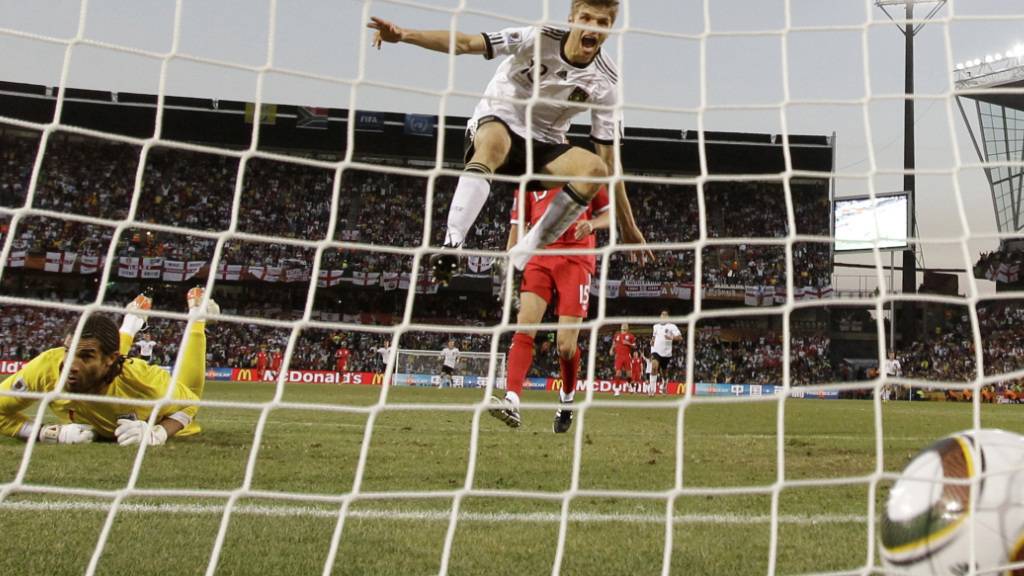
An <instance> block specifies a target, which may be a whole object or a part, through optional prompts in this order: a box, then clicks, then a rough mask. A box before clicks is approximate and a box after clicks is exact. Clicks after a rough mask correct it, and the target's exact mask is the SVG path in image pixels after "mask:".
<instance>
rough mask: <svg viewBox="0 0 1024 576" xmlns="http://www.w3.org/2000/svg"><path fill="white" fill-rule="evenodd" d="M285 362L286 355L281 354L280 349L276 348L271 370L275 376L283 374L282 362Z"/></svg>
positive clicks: (271, 360) (272, 356)
mask: <svg viewBox="0 0 1024 576" xmlns="http://www.w3.org/2000/svg"><path fill="white" fill-rule="evenodd" d="M282 361H284V355H282V354H281V349H280V348H274V354H273V355H271V357H270V369H271V370H273V371H274V373H275V374H278V373H280V372H281V362H282Z"/></svg>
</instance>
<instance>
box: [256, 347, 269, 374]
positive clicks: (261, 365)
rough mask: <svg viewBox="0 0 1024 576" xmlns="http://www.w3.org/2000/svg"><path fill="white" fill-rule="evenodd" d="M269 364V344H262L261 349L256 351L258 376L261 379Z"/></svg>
mask: <svg viewBox="0 0 1024 576" xmlns="http://www.w3.org/2000/svg"><path fill="white" fill-rule="evenodd" d="M268 364H270V358H268V357H267V346H266V344H260V350H259V352H257V353H256V378H257V379H259V380H260V381H262V380H263V375H264V374H265V373H266V372H267V365H268Z"/></svg>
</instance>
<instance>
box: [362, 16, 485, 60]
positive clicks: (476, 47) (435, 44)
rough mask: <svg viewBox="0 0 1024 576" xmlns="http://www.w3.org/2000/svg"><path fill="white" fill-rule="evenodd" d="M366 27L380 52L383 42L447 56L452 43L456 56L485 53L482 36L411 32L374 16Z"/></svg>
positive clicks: (445, 31) (441, 32) (434, 31)
mask: <svg viewBox="0 0 1024 576" xmlns="http://www.w3.org/2000/svg"><path fill="white" fill-rule="evenodd" d="M366 27H367V28H370V29H372V30H376V31H377V33H376V34H374V36H373V46H374V47H375V48H377V49H378V50H380V47H381V45H382V44H383V43H384V42H388V43H390V44H395V43H398V42H405V43H406V44H413V45H415V46H419V47H421V48H426V49H428V50H434V51H435V52H444V53H445V54H448V53H449V52H452V48H453V46H452V43H453V42H454V51H455V53H456V54H486V53H487V43H486V42H485V41H484V37H483V34H464V33H462V32H455V34H454V37H453V35H452V33H451V31H449V30H413V29H411V28H402V27H400V26H398V25H397V24H395V23H394V22H388V21H387V20H382V19H380V18H377V17H376V16H371V17H370V21H369V22H368V23H367V24H366Z"/></svg>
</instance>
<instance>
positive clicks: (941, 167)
mask: <svg viewBox="0 0 1024 576" xmlns="http://www.w3.org/2000/svg"><path fill="white" fill-rule="evenodd" d="M180 4H181V26H180V31H179V33H180V37H179V43H178V47H177V52H178V53H179V54H188V55H192V56H197V57H200V58H209V59H215V60H220V61H223V62H225V63H228V64H229V65H242V66H261V65H263V64H266V63H268V30H269V23H270V21H271V17H270V8H271V3H270V2H269V1H268V0H246V1H241V0H218V1H198V0H182V1H181V2H180ZM275 4H276V11H275V13H276V26H275V29H274V30H275V34H274V38H273V52H272V57H271V58H270V67H271V69H270V71H269V72H267V73H266V77H265V83H264V94H263V100H264V101H271V102H281V103H295V104H305V105H320V106H332V107H339V108H348V107H351V106H356V107H359V108H363V109H378V110H389V111H398V112H418V113H429V114H453V115H465V116H468V115H470V114H471V112H472V108H473V105H474V104H475V101H476V99H477V95H479V94H480V93H481V92H482V91H483V89H484V87H485V85H486V83H487V81H488V79H489V78H490V76H491V74H492V73H493V71H494V69H495V67H496V65H497V64H496V63H495V62H488V61H486V60H484V59H483V58H480V57H475V56H463V57H459V58H456V59H455V62H454V66H453V67H451V73H449V72H450V68H449V58H448V57H446V56H445V55H443V54H438V53H432V52H427V51H424V50H422V49H418V48H416V47H413V46H408V45H398V46H395V45H386V46H385V47H384V50H382V51H380V52H378V51H376V50H372V49H370V48H369V43H370V38H371V34H370V32H369V31H366V30H365V28H364V23H365V21H366V16H367V15H369V14H373V15H377V16H380V17H383V18H387V19H392V20H394V21H396V22H397V23H398V24H399V25H402V26H407V27H416V28H449V27H450V26H452V25H453V24H454V26H455V27H456V28H457V29H458V30H461V31H465V32H481V31H493V30H498V29H501V28H505V27H509V26H520V25H528V24H537V23H542V22H547V23H554V24H560V23H564V22H565V20H566V18H567V17H568V9H569V0H549V1H547V2H544V1H541V0H519V1H517V2H508V1H504V2H500V1H497V0H465V2H462V3H460V2H458V1H456V0H446V1H445V0H420V1H419V2H417V3H415V5H410V4H406V3H403V2H384V1H375V2H362V1H356V0H344V1H327V0H305V1H299V0H280V1H278V2H276V3H275ZM460 4H464V5H465V6H464V9H463V10H461V11H460V10H458V7H459V6H460ZM931 6H932V5H931V4H922V5H920V6H919V7H918V8H917V13H918V15H920V16H923V15H924V14H925V13H926V12H927V11H928V10H929V9H930V7H931ZM175 7H176V4H175V3H174V2H168V1H165V0H92V1H89V2H88V3H87V10H86V13H85V16H86V20H85V26H84V38H87V39H89V40H95V41H99V42H105V43H110V44H114V45H117V46H119V47H123V48H127V49H129V50H145V51H152V52H159V53H166V52H168V51H170V50H171V48H172V45H173V44H172V41H173V37H174V32H175V30H174V15H175ZM81 8H82V4H81V3H80V2H77V1H70V0H35V1H33V2H24V1H19V0H0V29H2V30H0V53H3V54H4V55H5V56H8V57H6V58H3V59H0V79H3V80H9V81H19V82H28V83H34V84H46V85H55V84H57V83H58V82H59V80H60V73H61V69H62V65H63V59H64V53H65V50H66V45H65V44H62V43H50V42H44V41H40V40H38V39H32V38H27V37H24V36H22V35H21V34H37V35H42V36H48V37H54V38H58V39H65V40H66V39H70V38H73V37H75V35H76V34H77V31H78V28H79V16H80V12H81ZM787 12H788V15H787ZM901 13H902V7H895V9H894V14H895V15H897V16H898V15H900V14H901ZM1022 21H1024V14H1022V10H1021V5H1020V2H1019V0H972V1H970V2H968V1H963V0H961V1H959V2H956V1H950V2H949V3H948V4H947V5H946V6H945V7H944V8H943V9H942V10H940V11H939V13H938V14H937V16H936V18H935V19H934V20H933V21H932V22H931V23H929V24H928V25H927V26H926V27H925V28H924V29H923V30H922V31H921V33H920V34H919V35H918V36H917V44H916V48H917V58H916V66H917V73H916V83H917V94H918V95H919V97H920V99H919V100H918V102H917V111H916V123H917V124H916V125H917V138H918V146H917V161H918V167H919V168H920V169H922V170H925V171H928V172H931V173H929V174H923V175H920V176H919V177H918V221H919V227H920V231H921V235H922V237H923V238H925V239H926V242H925V244H924V264H925V265H926V266H928V267H957V268H964V267H969V266H970V265H971V264H972V263H973V260H974V259H976V258H977V254H978V252H979V251H980V250H991V249H992V248H994V247H995V246H996V240H994V239H992V238H987V239H984V238H973V237H974V236H977V235H984V234H993V233H994V232H995V231H996V226H995V218H994V216H993V210H992V201H991V197H990V193H989V189H988V184H987V182H986V180H985V177H984V173H983V172H982V171H981V170H980V168H978V167H977V163H978V159H977V156H976V154H975V152H974V149H973V147H972V146H971V144H970V139H969V137H968V135H967V131H966V130H965V128H964V126H963V121H962V120H961V118H960V113H959V111H958V110H957V108H956V103H955V100H954V99H953V98H952V96H951V91H952V72H951V71H952V69H953V66H954V65H955V64H956V63H957V62H960V61H963V60H969V59H974V58H984V56H985V55H986V54H993V53H997V52H1005V51H1006V50H1009V49H1011V48H1013V47H1014V46H1015V45H1017V44H1019V43H1021V42H1024V33H1022V32H1020V30H1021V25H1022ZM731 33H739V34H731ZM702 46H703V48H704V50H705V54H706V61H705V62H704V64H705V65H704V67H703V82H702V66H701V47H702ZM606 50H607V51H608V52H609V53H610V54H611V55H612V56H613V57H614V58H616V59H617V61H618V62H619V69H620V72H621V77H622V82H623V85H624V93H625V97H626V102H625V108H624V115H625V118H626V122H627V125H630V126H643V127H663V128H677V129H684V130H685V129H694V128H696V127H697V126H698V116H699V115H701V114H702V115H703V120H704V126H705V128H706V129H708V130H727V131H743V132H765V133H780V132H782V131H783V126H782V118H783V116H784V117H785V119H786V123H787V125H786V126H785V129H786V130H788V131H789V132H791V133H797V134H822V135H831V134H833V133H836V135H837V153H838V156H837V166H836V167H837V175H836V178H837V180H836V190H837V194H838V195H839V196H845V195H856V194H866V193H868V191H869V185H870V184H872V183H873V184H874V191H875V192H876V193H884V192H891V191H895V190H899V189H901V188H902V175H901V174H899V173H898V171H899V170H900V169H901V167H902V165H903V157H902V150H903V146H902V134H903V102H902V91H903V36H902V35H901V34H900V32H899V30H898V29H897V27H896V26H895V25H894V24H893V23H891V22H890V21H889V20H888V18H887V17H886V16H885V14H884V13H883V12H882V10H880V9H879V8H876V7H875V6H874V2H873V1H871V0H789V1H783V0H706V1H698V0H633V1H628V0H626V1H624V2H623V9H622V11H621V12H620V16H619V19H618V22H617V25H616V34H615V35H613V36H612V37H611V38H610V39H609V40H608V43H607V44H606ZM784 54H785V57H784ZM11 56H13V57H11ZM161 62H162V61H161V60H160V59H158V58H151V57H147V56H144V55H138V54H132V53H130V52H129V51H125V50H113V49H107V48H100V47H96V46H88V45H76V46H75V47H74V49H73V51H72V60H71V67H70V72H69V76H68V80H67V85H68V86H72V87H82V88H94V89H101V90H116V91H132V92H143V93H154V92H156V91H157V89H158V86H159V77H160V72H161ZM784 63H785V66H784V65H783V64H784ZM865 68H866V69H867V70H868V73H867V74H865ZM281 69H286V70H299V71H303V72H307V73H312V74H316V75H321V76H324V77H329V78H330V81H326V80H324V81H320V80H305V79H297V78H294V77H289V76H286V75H282V74H280V73H276V72H274V70H281ZM256 76H257V74H256V73H255V72H252V71H247V70H241V69H238V68H232V67H225V66H219V65H211V64H198V63H192V62H185V61H182V60H178V59H172V60H170V62H169V64H168V66H167V88H166V89H167V93H168V94H171V95H186V96H203V97H217V98H222V99H232V100H252V99H254V98H255V90H256ZM353 85H354V86H355V90H353V89H352V87H353ZM404 88H409V89H414V90H416V92H410V91H408V90H403V89H404ZM449 88H450V89H451V90H453V91H458V92H464V93H467V95H453V94H449V95H447V96H445V95H444V93H445V92H446V91H447V90H448V89H449ZM787 90H788V95H787ZM702 91H703V92H704V93H705V98H706V100H705V105H706V106H705V107H704V108H701V95H702ZM815 100H818V102H813V101H815ZM721 106H730V107H733V106H735V107H741V108H740V109H729V110H721V109H715V108H716V107H721ZM743 106H751V107H752V108H748V109H745V110H744V109H742V107H743ZM580 121H582V122H585V121H586V118H584V117H583V116H581V117H580ZM972 121H974V119H973V118H972ZM869 145H870V146H869ZM957 154H959V162H960V164H958V158H957ZM626 171H627V172H628V171H629V167H628V166H627V167H626ZM958 186H959V193H960V194H961V201H962V203H963V204H964V205H965V206H967V208H968V210H967V225H968V226H969V232H970V234H971V235H972V239H971V241H970V243H969V248H970V254H971V259H972V261H971V262H964V258H963V257H962V254H961V251H960V249H959V242H960V236H961V235H962V234H965V233H967V232H968V230H965V229H964V227H963V225H962V223H961V218H960V215H959V213H958V210H957V204H958V202H957V196H956V194H957V188H958ZM943 240H944V241H943ZM865 258H866V259H865ZM842 259H843V260H848V261H849V260H854V258H849V257H843V258H842ZM857 260H859V261H866V262H870V261H872V259H871V257H870V256H868V257H858V258H857ZM884 260H885V262H886V263H888V257H885V258H884ZM866 272H867V271H848V270H838V271H837V273H838V274H841V275H842V274H865V273H866ZM981 284H982V290H983V291H984V292H989V291H991V290H992V287H991V284H990V283H987V282H982V283H981ZM960 288H961V292H966V291H967V290H968V288H969V287H968V286H967V285H966V283H965V281H964V279H962V280H961V286H960Z"/></svg>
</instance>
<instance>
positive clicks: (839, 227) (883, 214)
mask: <svg viewBox="0 0 1024 576" xmlns="http://www.w3.org/2000/svg"><path fill="white" fill-rule="evenodd" d="M832 225H833V228H832V230H833V236H835V239H836V240H835V242H836V244H835V251H836V252H854V251H866V250H871V249H872V248H874V243H875V240H878V248H879V249H881V250H902V249H904V248H906V247H907V237H908V236H909V235H910V234H909V231H910V198H909V196H908V195H907V193H906V192H897V193H894V194H876V195H875V197H874V199H872V198H870V197H867V196H857V197H850V198H836V199H835V201H834V204H833V210H832Z"/></svg>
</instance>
